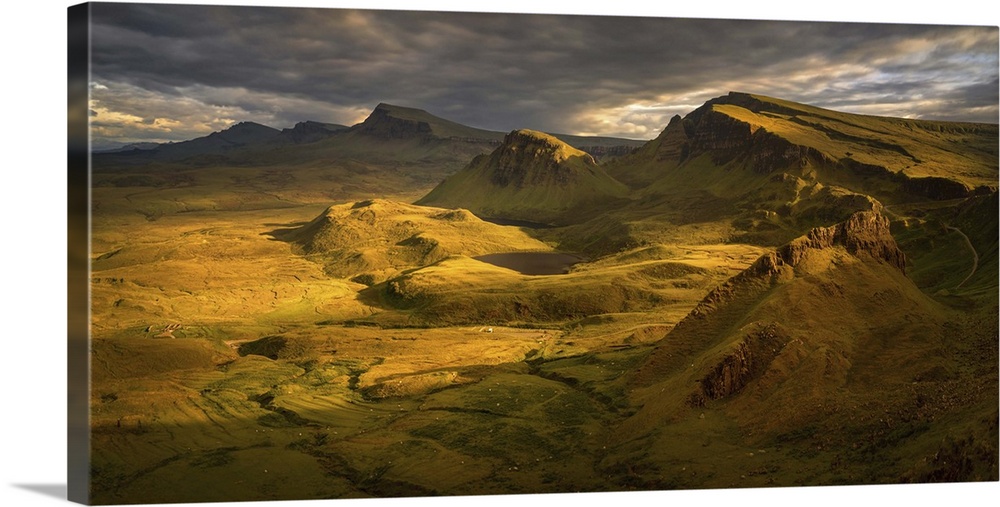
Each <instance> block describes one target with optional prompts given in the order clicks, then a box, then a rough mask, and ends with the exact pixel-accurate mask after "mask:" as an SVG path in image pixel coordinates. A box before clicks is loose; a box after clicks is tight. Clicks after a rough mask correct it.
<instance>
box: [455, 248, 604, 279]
mask: <svg viewBox="0 0 1000 507" xmlns="http://www.w3.org/2000/svg"><path fill="white" fill-rule="evenodd" d="M473 259H476V260H477V261H481V262H485V263H488V264H492V265H494V266H500V267H501V268H507V269H513V270H514V271H517V272H518V273H521V274H522V275H563V274H566V273H569V270H570V268H572V267H573V265H574V264H579V263H581V262H583V261H585V260H586V259H584V258H583V257H580V256H578V255H573V254H568V253H560V252H510V253H496V254H487V255H480V256H479V257H473Z"/></svg>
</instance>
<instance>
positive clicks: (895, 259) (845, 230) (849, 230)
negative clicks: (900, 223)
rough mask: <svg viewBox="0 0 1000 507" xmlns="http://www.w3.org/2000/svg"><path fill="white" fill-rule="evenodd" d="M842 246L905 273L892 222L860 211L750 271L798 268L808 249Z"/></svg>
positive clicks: (768, 257)
mask: <svg viewBox="0 0 1000 507" xmlns="http://www.w3.org/2000/svg"><path fill="white" fill-rule="evenodd" d="M835 245H840V246H843V247H844V248H845V249H846V250H847V251H848V252H849V253H850V254H851V255H854V256H855V257H861V258H871V259H875V260H878V261H882V262H885V263H887V264H889V265H890V266H893V267H895V268H897V269H899V270H900V271H901V272H905V270H906V255H905V254H904V253H903V251H902V250H900V249H899V245H897V244H896V240H895V239H894V238H893V237H892V234H891V233H890V232H889V219H888V218H886V217H885V216H883V215H882V214H880V213H876V212H873V211H859V212H857V213H854V214H853V215H851V216H850V218H848V219H847V220H846V221H844V222H841V223H839V224H836V225H833V226H830V227H817V228H815V229H813V230H811V231H809V233H808V234H806V235H805V236H802V237H800V238H798V239H795V240H793V241H791V242H790V243H788V244H786V245H784V246H782V247H780V248H778V249H777V250H776V251H775V252H773V253H770V254H767V255H764V256H762V257H761V258H760V259H758V260H757V261H756V262H754V264H753V265H751V266H750V268H749V269H748V270H747V271H750V272H753V273H754V274H758V275H762V274H771V273H775V272H777V270H778V268H779V267H780V266H782V265H787V266H791V267H793V268H794V267H795V266H797V265H798V264H799V262H800V261H801V260H802V258H803V257H804V256H805V253H806V252H807V251H808V250H809V249H823V248H830V247H833V246H835Z"/></svg>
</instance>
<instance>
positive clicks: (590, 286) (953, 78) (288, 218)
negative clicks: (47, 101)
mask: <svg viewBox="0 0 1000 507" xmlns="http://www.w3.org/2000/svg"><path fill="white" fill-rule="evenodd" d="M69 19H70V39H69V42H70V46H69V58H70V67H71V70H75V71H74V72H71V82H70V95H71V97H70V99H71V100H70V103H71V106H72V105H73V104H77V105H79V106H80V107H78V108H77V109H71V111H70V121H71V135H70V142H71V146H70V154H71V162H73V163H76V164H79V165H78V166H77V168H76V169H74V167H72V166H71V168H70V176H69V177H70V188H71V195H70V214H71V220H70V226H71V230H70V240H71V244H70V289H71V290H70V301H69V304H70V310H71V311H75V312H76V313H74V314H73V315H75V316H76V317H75V320H74V318H73V317H71V321H70V324H71V333H70V350H71V353H72V354H71V359H72V360H73V362H72V363H71V365H70V373H71V375H70V381H71V386H70V409H71V410H70V437H71V438H70V496H71V499H73V500H75V501H78V502H84V503H94V504H128V503H167V502H205V501H249V500H287V499H342V498H359V497H422V496H431V495H506V494H522V493H566V492H605V491H636V490H641V491H650V490H681V489H712V488H759V487H780V486H830V485H857V484H901V483H931V482H984V481H997V480H998V452H997V442H998V366H997V365H998V351H997V350H998V347H997V346H998V199H997V187H998V153H997V146H998V126H997V118H998V116H997V115H998V92H997V82H998V51H997V47H998V29H997V27H994V26H932V25H915V24H865V23H834V22H794V21H751V20H730V19H672V18H652V17H651V18H644V17H629V16H610V15H609V16H583V15H542V14H513V13H471V12H417V11H402V10H355V9H336V8H325V9H317V8H277V7H239V6H207V5H181V4H171V5H158V4H142V3H100V2H99V3H89V4H83V5H80V6H74V7H71V8H70V10H69ZM74 119H75V121H76V123H72V122H73V121H74ZM73 125H76V127H75V129H76V130H74V127H73ZM72 326H76V327H72Z"/></svg>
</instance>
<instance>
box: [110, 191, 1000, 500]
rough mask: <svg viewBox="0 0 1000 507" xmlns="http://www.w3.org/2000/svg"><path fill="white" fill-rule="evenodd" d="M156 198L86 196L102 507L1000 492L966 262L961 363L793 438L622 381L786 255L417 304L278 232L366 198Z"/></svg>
mask: <svg viewBox="0 0 1000 507" xmlns="http://www.w3.org/2000/svg"><path fill="white" fill-rule="evenodd" d="M147 190H148V191H147ZM165 195H166V194H165V193H163V192H160V191H153V189H141V188H139V189H137V188H134V187H110V186H108V187H97V188H95V189H94V201H95V207H94V213H93V234H92V249H93V258H92V259H93V260H92V287H91V288H92V312H93V318H92V335H93V337H92V344H91V357H92V369H93V373H92V375H93V382H92V399H91V410H92V413H91V421H92V435H91V438H92V441H91V447H92V457H93V467H92V473H93V476H92V479H93V483H92V500H93V501H94V502H95V503H134V502H142V503H149V502H156V503H159V502H194V501H234V500H267V499H300V498H344V497H366V496H413V495H462V494H491V493H539V492H571V491H617V490H629V489H669V488H707V487H751V486H769V485H775V486H778V485H819V484H844V483H868V482H901V481H903V482H905V481H932V480H996V479H997V477H996V473H997V472H996V470H997V469H996V465H995V463H993V465H992V468H991V466H990V464H989V462H990V460H991V459H995V457H996V446H995V440H996V438H995V437H996V434H997V429H996V416H997V414H996V399H997V383H996V382H997V377H996V375H997V372H996V369H995V360H996V357H997V351H996V343H995V335H996V326H997V324H996V320H995V316H994V317H990V314H991V312H992V309H993V308H991V307H990V306H989V305H988V304H987V305H986V306H983V305H982V304H981V303H975V304H974V305H973V308H972V309H969V308H967V307H966V308H962V306H961V305H962V304H966V306H968V305H970V304H972V303H968V301H971V300H966V299H962V295H961V292H962V291H961V290H960V289H962V288H963V285H964V284H966V282H967V280H968V278H966V275H967V274H968V273H969V272H970V270H969V269H968V268H969V266H968V265H966V266H964V267H963V268H962V269H961V270H960V271H959V273H958V274H956V275H955V276H954V277H953V278H955V280H957V281H960V283H958V284H957V286H953V287H950V288H948V287H945V286H944V285H955V284H953V281H952V280H939V283H940V284H942V285H941V286H939V287H937V288H936V289H935V290H936V291H937V292H938V293H939V294H938V296H937V297H938V301H939V302H941V306H940V311H941V312H942V315H944V317H943V320H944V321H947V322H949V323H951V324H949V325H951V326H953V327H952V328H951V330H950V331H949V333H948V336H946V337H945V338H944V339H946V340H949V343H951V342H954V343H957V344H959V345H958V346H956V347H954V348H953V350H954V357H950V358H948V360H947V361H942V362H941V363H940V364H941V366H940V368H938V369H931V370H928V371H927V372H926V374H925V375H924V377H922V378H920V379H917V380H914V379H910V378H907V379H902V378H897V377H895V376H893V375H892V374H888V375H886V377H885V378H884V379H882V380H879V381H866V383H865V384H864V385H865V386H867V387H873V388H872V389H871V390H868V391H867V392H866V393H865V394H863V395H862V394H858V393H860V392H861V390H860V389H859V387H858V386H857V385H854V384H852V385H851V386H846V384H845V387H843V388H842V391H840V392H839V394H837V395H836V396H825V397H815V398H813V397H809V396H807V395H803V397H802V398H798V403H801V405H799V406H797V407H796V410H799V411H803V412H810V413H813V414H821V415H822V417H821V418H820V419H818V421H819V422H817V419H815V418H812V419H809V420H808V421H807V422H805V423H803V424H802V425H800V426H795V425H794V424H793V423H792V422H788V423H783V422H776V421H761V420H754V419H753V418H752V417H751V416H749V415H743V414H750V413H752V412H753V411H752V410H748V411H745V412H741V406H740V405H739V403H731V404H726V405H723V404H714V405H713V404H709V405H707V406H705V407H703V408H700V409H691V408H690V407H689V408H686V409H685V410H684V411H680V412H677V413H674V414H657V415H656V416H655V417H654V419H656V420H655V421H654V422H653V423H644V422H642V418H643V417H646V415H644V414H646V412H648V408H647V410H646V411H643V410H642V409H643V408H644V407H647V406H648V405H649V402H648V400H649V394H648V393H645V394H642V395H641V396H640V395H639V394H637V393H638V391H636V390H635V389H634V386H633V385H632V384H631V382H632V381H631V380H630V378H629V377H630V374H631V373H632V372H634V371H635V370H636V369H637V368H638V367H639V366H640V365H641V364H643V363H644V362H645V361H646V360H647V359H648V357H649V356H650V354H651V352H652V350H653V348H654V345H655V344H657V343H658V342H659V341H660V340H661V339H662V338H663V337H664V336H665V335H666V334H667V333H668V332H669V331H670V330H671V329H673V328H674V327H675V325H676V324H677V323H678V322H680V321H681V320H682V319H683V318H684V317H685V316H686V315H687V314H688V313H689V312H690V311H691V310H692V309H693V308H694V307H695V306H696V305H697V304H698V303H699V301H701V300H702V299H703V298H704V297H705V296H706V295H707V294H708V293H709V292H710V291H711V290H712V289H713V288H715V287H717V286H718V285H719V284H721V283H723V282H724V281H725V280H727V279H729V278H730V277H731V276H733V275H736V274H738V273H740V272H741V271H743V270H744V269H745V268H747V267H748V266H750V265H751V263H753V261H754V260H755V259H757V258H758V257H759V256H760V255H761V254H763V253H765V252H767V251H768V250H769V249H767V248H763V247H758V246H753V245H747V244H678V243H671V244H664V245H657V246H656V248H653V249H647V250H640V251H632V252H624V253H622V254H621V255H616V256H609V257H606V258H602V259H595V260H593V262H587V263H583V264H579V265H577V266H576V267H575V268H574V269H573V270H572V271H571V272H570V273H569V274H565V275H550V276H529V275H522V274H519V273H516V272H513V271H509V270H504V269H501V268H497V267H493V266H489V265H486V264H484V263H480V262H478V261H475V260H472V259H471V258H470V257H467V256H461V255H459V256H452V257H448V258H446V259H444V260H441V261H439V262H437V263H435V264H434V265H432V266H430V267H428V268H427V269H424V270H402V271H400V275H401V276H405V277H407V278H405V280H406V281H407V282H408V283H409V284H410V285H408V286H407V287H415V288H414V289H412V290H413V291H415V292H413V293H412V294H417V295H418V296H419V297H423V298H425V299H414V300H412V301H410V300H407V302H406V304H403V303H400V300H398V299H394V298H396V297H397V296H399V294H404V293H402V292H397V293H393V292H391V291H388V289H384V290H383V287H384V286H383V285H381V284H382V283H384V282H381V281H378V280H376V281H374V282H371V283H369V284H368V285H366V284H365V283H361V282H362V281H363V280H360V281H359V280H355V281H352V279H351V278H349V277H337V276H331V275H330V274H329V272H328V271H326V270H325V269H326V268H325V265H324V263H323V262H321V261H318V260H317V259H315V258H311V257H310V256H309V255H305V254H303V253H302V252H301V251H298V250H296V247H295V245H294V244H292V243H290V242H287V241H285V240H283V239H282V235H281V231H283V230H288V229H293V228H296V227H301V226H303V225H305V224H307V223H308V222H309V221H310V220H312V219H313V218H314V217H316V216H317V215H319V214H320V213H322V212H323V211H324V210H325V209H327V207H328V206H329V205H331V204H335V203H336V202H351V201H352V200H354V199H355V198H356V197H358V196H354V195H346V194H345V195H343V196H342V197H343V200H341V201H331V200H329V198H328V196H306V197H303V196H301V195H299V196H295V197H294V198H293V197H290V196H283V195H281V194H280V192H277V193H272V192H260V191H248V192H245V193H241V192H231V191H223V190H217V191H215V192H214V193H213V192H202V191H200V190H199V191H188V192H185V191H183V189H178V190H175V194H174V195H172V196H170V197H169V198H167V197H164V196H165ZM380 197H385V198H387V199H389V200H394V199H398V200H400V201H404V202H409V201H412V197H413V196H412V195H410V194H402V195H389V196H380ZM186 199H190V200H192V202H193V201H194V200H197V205H196V206H194V205H191V203H190V202H185V200H186ZM167 208H169V210H167V211H164V210H165V209H167ZM509 227H513V226H509ZM946 232H947V231H946ZM955 232H957V233H961V231H955ZM906 234H910V235H911V236H912V237H911V238H910V239H911V240H912V242H913V244H917V243H918V242H919V241H923V239H925V238H924V236H921V235H920V234H918V233H917V232H913V231H912V230H910V232H905V233H904V234H901V235H900V237H906ZM542 239H543V240H544V236H543V238H542ZM937 239H938V240H940V241H951V242H960V243H961V244H964V242H967V241H968V238H966V239H965V240H962V239H961V237H958V236H957V235H956V236H955V237H950V236H949V237H946V236H945V235H944V233H942V234H941V235H940V236H938V237H937ZM968 247H969V248H972V251H973V252H975V248H973V247H972V244H971V243H969V244H968ZM963 248H965V247H963ZM964 251H965V252H968V250H967V249H966V250H964ZM984 254H986V252H982V253H981V254H979V255H984ZM928 255H930V254H928ZM970 255H971V254H970ZM979 255H977V257H976V260H975V262H974V264H972V265H971V266H972V270H971V271H973V272H975V271H976V270H977V269H978V270H980V271H982V270H991V269H992V270H994V274H995V269H996V267H995V259H994V264H993V265H992V266H984V264H983V262H982V261H980V257H979ZM953 262H955V263H956V264H957V263H961V262H964V263H965V264H969V262H972V261H968V260H965V259H955V260H954V261H953ZM931 276H932V273H930V272H929V271H920V272H918V277H923V278H922V279H927V280H930V278H931ZM963 278H965V280H963ZM994 278H995V277H994ZM400 280H402V278H400ZM973 282H974V280H973ZM927 284H928V285H930V284H931V281H928V282H927ZM970 286H971V288H970ZM977 287H979V286H977V285H976V284H975V283H972V282H969V283H968V285H965V286H964V288H965V289H966V290H981V287H979V288H977ZM956 289H959V290H957V291H956ZM400 290H402V289H400ZM615 291H618V292H615ZM409 294H410V293H406V294H404V295H409ZM608 294H618V295H619V296H618V297H620V298H621V301H609V300H611V299H613V298H612V297H610V296H608ZM416 297H417V296H414V298H416ZM949 298H951V299H949ZM550 300H555V301H557V302H558V305H555V306H558V307H560V308H563V307H567V308H570V311H568V312H567V313H559V312H556V311H554V310H552V308H553V307H554V306H553V305H550V304H549V303H547V301H550ZM414 301H416V302H414ZM469 301H471V302H472V303H471V304H472V305H473V306H476V307H477V308H478V309H479V310H477V311H480V313H475V312H472V311H469V312H466V311H465V310H464V308H465V306H462V305H463V304H470V303H468V302H469ZM636 301H638V302H636ZM976 301H979V300H978V299H977V300H976ZM963 302H964V303H963ZM515 303H516V304H517V305H521V306H519V307H518V308H519V313H515V314H513V315H514V317H513V318H512V317H511V316H510V315H508V314H506V313H503V312H499V313H489V312H485V311H483V310H482V308H490V305H495V306H496V307H497V308H501V307H502V308H509V307H514V305H515ZM949 304H950V305H951V306H948V305H949ZM608 305H611V306H608ZM993 305H995V301H994V302H993ZM609 309H610V311H609ZM498 311H499V310H498ZM936 311H937V310H936ZM884 339H891V338H884ZM934 350H939V349H934ZM692 366H694V365H693V364H692ZM901 385H906V386H908V387H907V389H906V390H905V391H900V389H899V388H900V386H901ZM680 394H685V395H686V391H685V392H684V393H680ZM680 394H677V396H680ZM822 400H831V401H832V404H828V405H825V406H824V405H822ZM786 416H787V414H783V415H782V417H786ZM649 417H653V416H649ZM787 417H788V421H793V420H794V419H795V418H794V417H791V416H787ZM637 421H639V422H637ZM991 421H992V422H991ZM629 428H641V430H636V432H635V433H632V434H629V433H628V429H629ZM849 435H851V438H853V439H854V440H853V441H851V440H848V436H849ZM991 437H992V438H993V440H990V438H991ZM991 441H992V442H993V447H992V448H991V447H989V442H991ZM949 460H950V461H949ZM946 462H949V464H945V463H946ZM956 463H957V464H956Z"/></svg>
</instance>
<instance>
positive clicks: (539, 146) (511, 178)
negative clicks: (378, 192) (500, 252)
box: [417, 130, 626, 223]
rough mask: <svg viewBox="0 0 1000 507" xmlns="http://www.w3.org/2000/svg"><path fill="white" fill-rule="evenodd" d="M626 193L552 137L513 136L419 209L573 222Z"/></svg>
mask: <svg viewBox="0 0 1000 507" xmlns="http://www.w3.org/2000/svg"><path fill="white" fill-rule="evenodd" d="M625 193H626V188H625V186H624V185H622V184H621V183H619V182H618V181H616V180H615V179H614V178H612V177H611V176H609V175H608V174H607V173H606V172H604V170H603V169H602V168H601V167H600V166H599V165H598V164H597V162H596V161H595V160H594V157H592V156H591V155H589V154H587V153H585V152H583V151H581V150H578V149H576V148H573V147H572V146H570V145H568V144H566V143H565V142H563V141H560V140H559V139H557V138H555V137H554V136H551V135H549V134H545V133H542V132H537V131H534V130H515V131H513V132H511V133H509V134H507V136H506V137H505V138H504V141H503V144H501V145H500V146H499V147H498V148H497V149H495V150H493V152H491V153H489V154H484V155H480V156H478V157H476V158H475V159H473V160H472V162H470V163H469V165H467V166H466V167H465V168H464V169H462V170H461V171H459V172H458V173H456V174H454V175H452V176H451V177H449V178H448V179H446V180H445V181H444V182H442V183H441V184H440V185H438V186H437V187H436V188H434V189H433V190H432V191H431V192H430V193H428V194H427V195H426V196H425V197H423V198H422V199H420V200H419V201H418V202H417V203H418V204H422V205H429V206H440V207H448V208H466V209H469V210H471V211H472V212H474V213H476V214H477V215H480V216H485V217H490V218H497V219H508V220H524V221H530V222H541V223H550V222H562V221H566V220H571V219H572V218H573V217H572V216H570V215H571V214H572V213H573V212H574V211H584V208H586V207H590V206H595V205H600V204H601V203H605V202H607V201H608V200H610V199H616V198H620V197H623V196H624V195H625Z"/></svg>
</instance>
